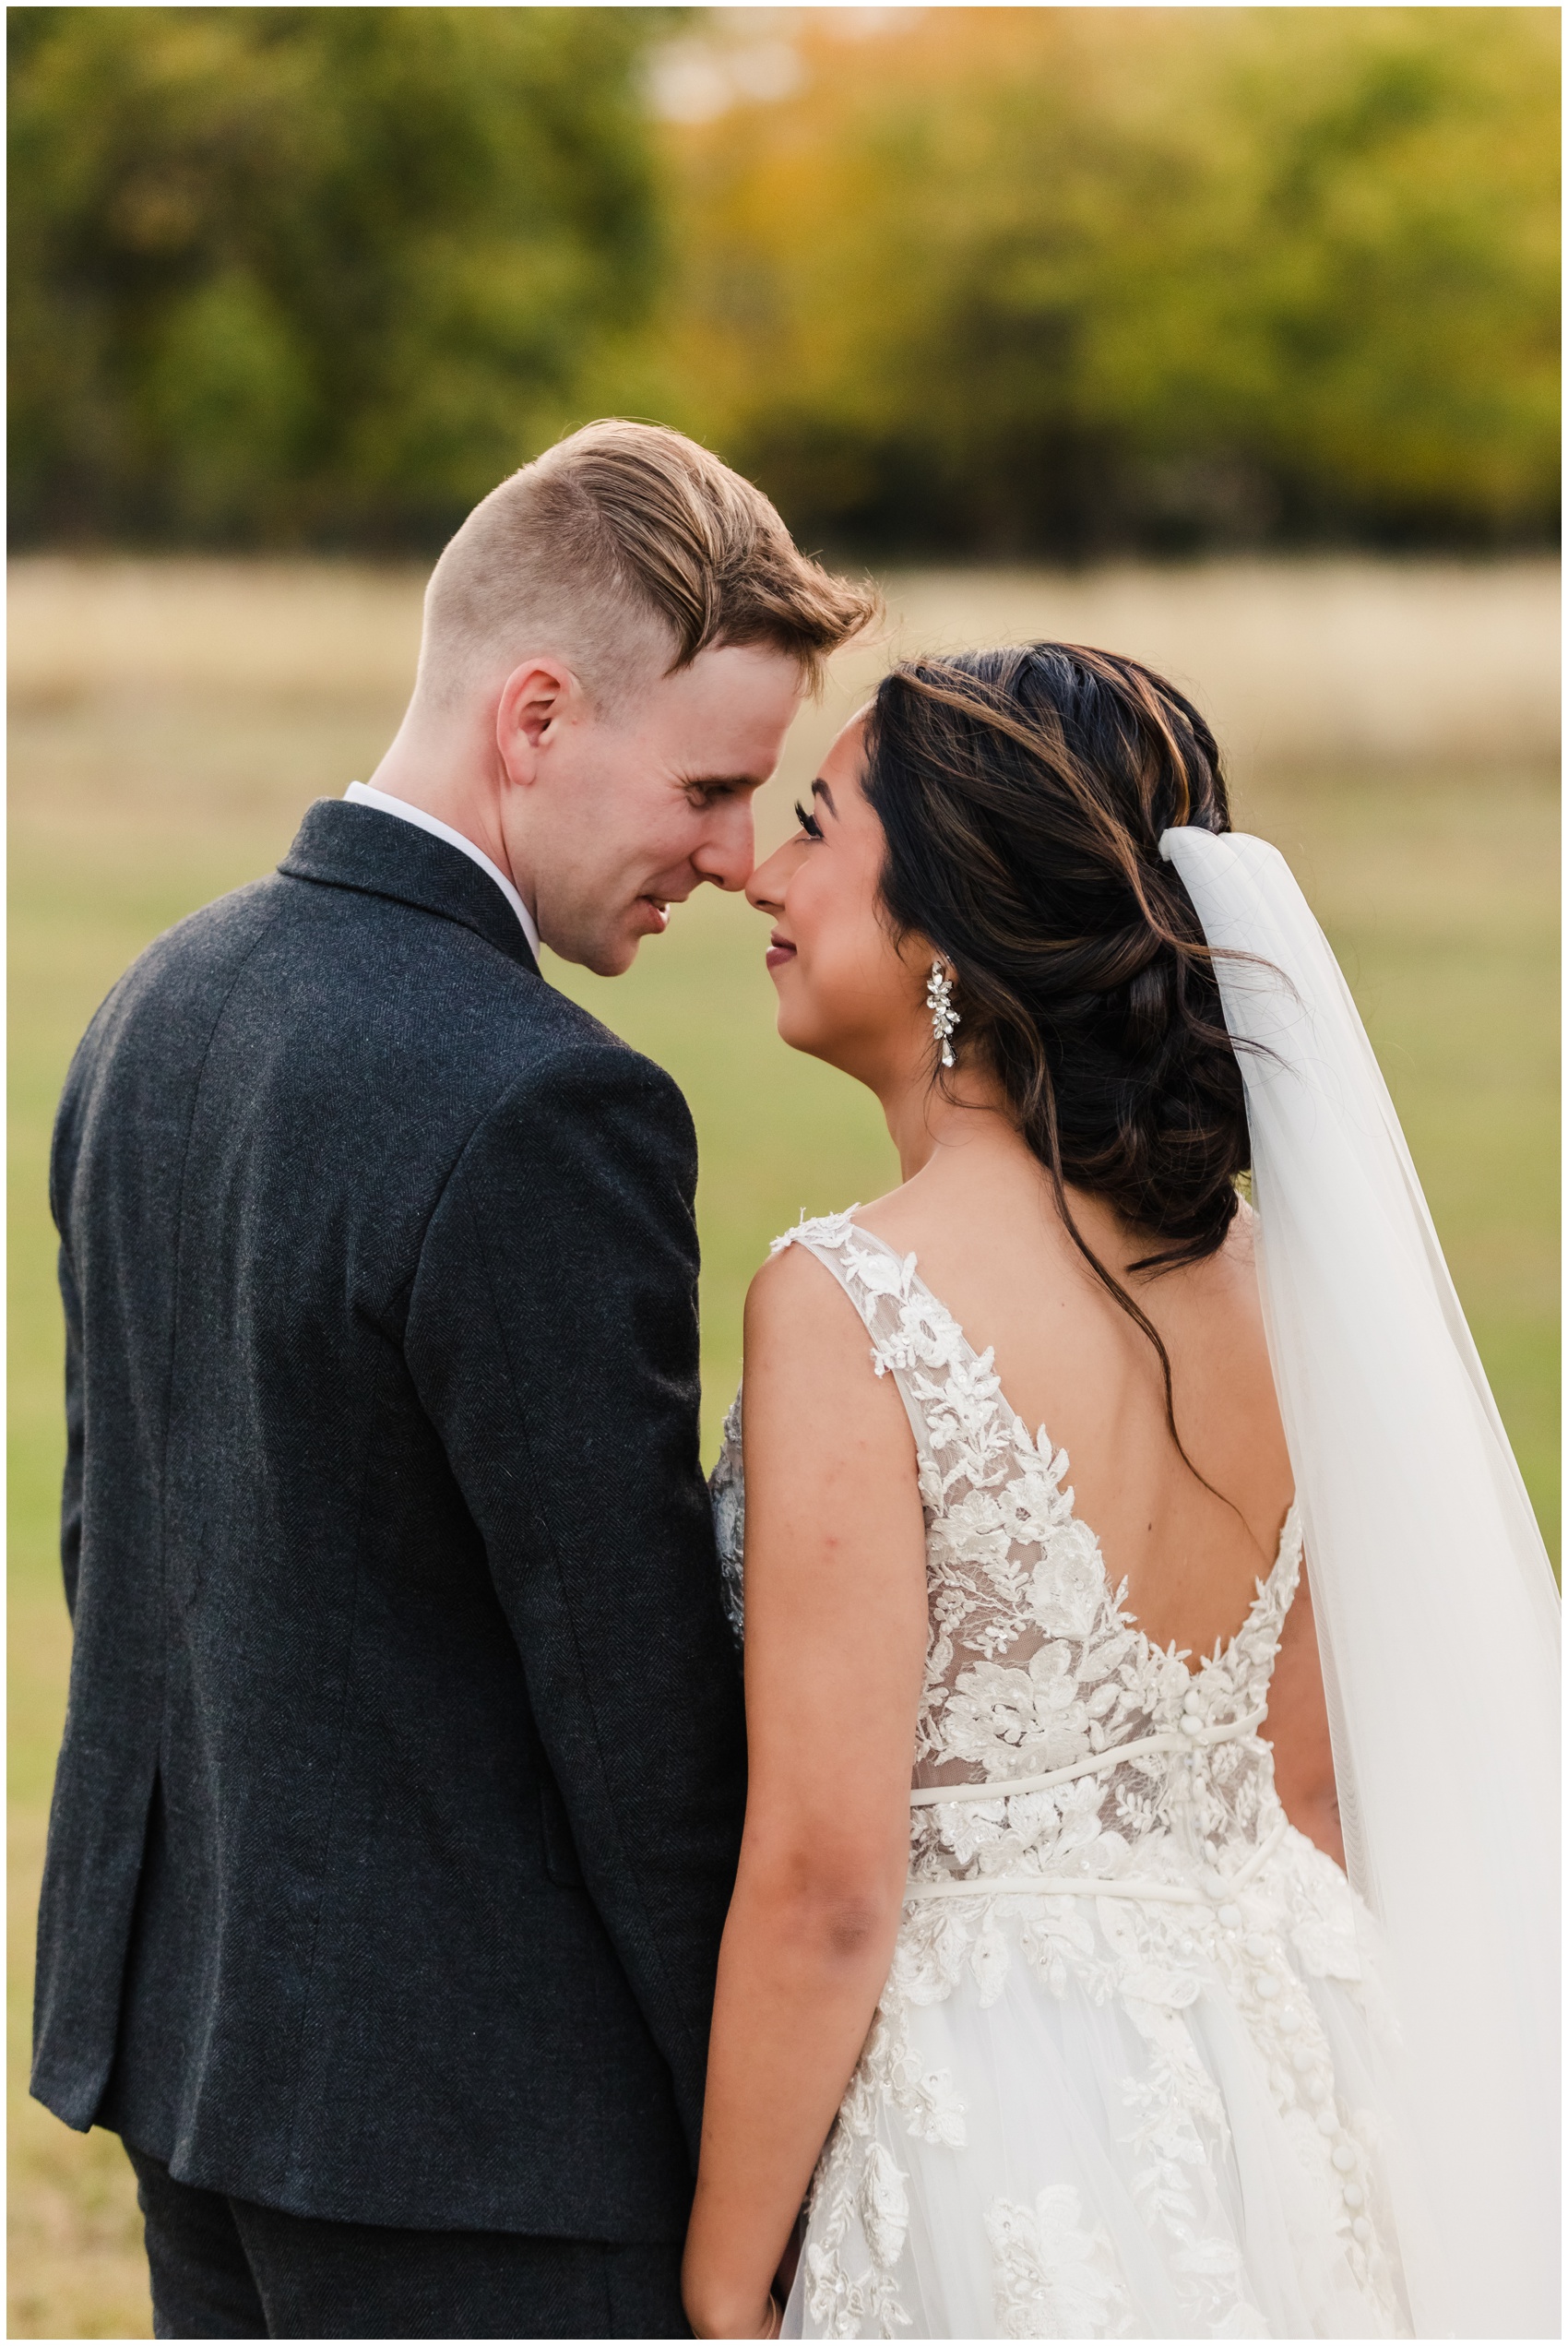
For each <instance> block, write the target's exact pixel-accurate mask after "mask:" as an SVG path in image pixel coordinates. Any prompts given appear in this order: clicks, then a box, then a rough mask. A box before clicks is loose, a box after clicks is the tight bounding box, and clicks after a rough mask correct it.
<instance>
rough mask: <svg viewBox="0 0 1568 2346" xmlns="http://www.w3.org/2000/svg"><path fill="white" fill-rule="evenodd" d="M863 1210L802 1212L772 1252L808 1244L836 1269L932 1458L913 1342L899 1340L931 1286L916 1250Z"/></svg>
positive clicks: (922, 1450) (920, 1446) (874, 1354)
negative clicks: (920, 1273)
mask: <svg viewBox="0 0 1568 2346" xmlns="http://www.w3.org/2000/svg"><path fill="white" fill-rule="evenodd" d="M858 1210H859V1209H858V1208H857V1207H854V1206H850V1207H849V1208H848V1209H847V1210H846V1211H845V1212H843V1213H841V1214H821V1215H818V1216H817V1218H816V1219H815V1220H814V1221H807V1219H806V1217H805V1216H804V1215H803V1214H802V1217H801V1219H800V1221H798V1222H797V1223H796V1225H795V1227H794V1229H793V1230H787V1231H786V1232H785V1233H784V1234H783V1236H782V1237H780V1238H776V1239H775V1240H774V1242H773V1244H772V1246H771V1248H770V1249H769V1252H770V1253H772V1254H775V1255H779V1254H782V1253H783V1251H784V1249H785V1247H786V1246H803V1247H804V1248H805V1250H806V1252H807V1254H808V1255H814V1256H815V1257H816V1259H817V1261H818V1262H819V1263H821V1264H822V1266H823V1268H825V1269H826V1270H829V1271H831V1272H832V1274H833V1276H834V1278H835V1279H836V1280H837V1281H838V1284H839V1286H840V1287H841V1288H842V1289H843V1290H844V1292H845V1294H846V1295H848V1297H849V1301H850V1303H851V1304H853V1305H854V1307H855V1309H856V1311H857V1312H858V1313H859V1314H860V1316H861V1320H862V1321H863V1323H864V1325H865V1328H866V1333H867V1334H868V1335H869V1336H870V1338H871V1340H872V1343H871V1359H872V1366H873V1368H874V1369H875V1371H876V1374H877V1375H878V1376H888V1375H890V1376H891V1377H892V1379H893V1382H894V1383H895V1385H896V1386H897V1388H898V1398H899V1399H900V1400H901V1401H902V1402H903V1404H904V1413H905V1415H906V1416H907V1417H908V1419H909V1426H910V1430H911V1432H912V1433H913V1435H914V1437H915V1448H916V1450H917V1451H918V1453H919V1455H920V1457H921V1459H931V1458H932V1457H933V1456H934V1449H933V1446H932V1438H931V1432H930V1429H929V1427H928V1426H927V1424H926V1422H925V1417H924V1413H923V1412H922V1411H921V1406H920V1404H919V1402H918V1401H917V1400H916V1399H915V1397H914V1395H913V1394H912V1393H911V1391H910V1389H909V1381H908V1378H907V1375H906V1374H905V1370H904V1368H903V1366H902V1360H903V1359H905V1358H907V1357H908V1347H907V1345H904V1344H901V1343H900V1341H899V1339H900V1337H901V1336H902V1334H903V1331H904V1326H905V1319H906V1316H907V1313H908V1311H909V1307H910V1305H911V1304H913V1303H914V1302H915V1299H916V1297H917V1296H920V1297H923V1296H924V1293H925V1291H924V1289H923V1288H921V1286H920V1283H919V1281H918V1280H916V1277H915V1258H914V1256H912V1255H910V1256H909V1257H908V1258H906V1257H905V1256H901V1255H900V1254H899V1253H898V1252H897V1249H896V1248H895V1247H892V1246H890V1245H888V1244H887V1242H886V1240H885V1239H883V1238H878V1237H877V1236H876V1234H875V1233H874V1232H873V1231H869V1230H863V1229H862V1228H861V1225H860V1224H859V1223H858V1222H857V1221H854V1219H853V1217H854V1215H855V1214H856V1212H857V1211H858Z"/></svg>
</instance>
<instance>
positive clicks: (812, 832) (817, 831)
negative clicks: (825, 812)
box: [795, 799, 822, 839]
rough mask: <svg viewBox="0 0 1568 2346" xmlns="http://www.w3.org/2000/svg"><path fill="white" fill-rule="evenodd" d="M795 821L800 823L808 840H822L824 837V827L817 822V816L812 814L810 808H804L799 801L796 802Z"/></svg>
mask: <svg viewBox="0 0 1568 2346" xmlns="http://www.w3.org/2000/svg"><path fill="white" fill-rule="evenodd" d="M795 820H796V822H797V823H799V825H800V827H801V828H802V831H804V833H805V835H806V837H807V839H820V838H821V837H822V825H821V824H820V823H819V822H818V821H817V819H816V816H814V814H813V813H812V811H811V809H810V808H809V807H806V806H802V804H801V802H800V800H799V799H797V800H796V801H795Z"/></svg>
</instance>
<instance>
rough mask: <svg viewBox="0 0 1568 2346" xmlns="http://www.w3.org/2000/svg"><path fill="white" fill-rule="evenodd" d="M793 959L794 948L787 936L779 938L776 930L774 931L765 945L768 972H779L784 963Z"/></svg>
mask: <svg viewBox="0 0 1568 2346" xmlns="http://www.w3.org/2000/svg"><path fill="white" fill-rule="evenodd" d="M794 958H795V948H794V947H793V946H792V945H791V944H790V940H789V938H788V937H787V936H780V935H779V934H778V930H777V929H775V930H774V932H773V935H772V936H771V937H770V938H769V939H768V944H767V966H768V968H769V969H770V970H781V969H782V968H783V967H784V964H785V962H786V961H792V960H793V959H794Z"/></svg>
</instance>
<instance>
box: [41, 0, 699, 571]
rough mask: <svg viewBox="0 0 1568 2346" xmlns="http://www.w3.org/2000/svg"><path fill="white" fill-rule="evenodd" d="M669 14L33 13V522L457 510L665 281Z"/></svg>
mask: <svg viewBox="0 0 1568 2346" xmlns="http://www.w3.org/2000/svg"><path fill="white" fill-rule="evenodd" d="M661 14H662V12H660V11H659V10H654V11H640V10H636V9H624V8H531V7H530V8H425V7H412V8H199V7H198V8H97V7H86V8H59V9H49V10H37V11H18V12H16V13H14V14H13V15H12V17H11V18H10V35H11V69H12V85H11V87H12V105H11V197H10V217H11V272H12V273H11V285H12V299H13V311H12V342H11V384H12V453H13V476H12V498H13V513H14V517H15V520H16V523H17V525H18V528H19V530H20V531H21V533H22V534H24V535H26V536H31V537H37V536H59V535H67V536H68V535H76V534H82V533H89V534H92V535H99V536H115V535H131V536H148V537H154V536H168V537H175V538H185V539H195V540H197V541H202V540H208V541H210V540H223V539H236V540H244V539H262V540H267V541H272V542H279V541H282V542H287V541H289V540H303V539H310V540H314V541H315V542H322V541H324V540H325V541H327V542H330V541H332V540H335V539H353V540H356V541H359V542H364V541H367V540H368V541H371V542H375V541H377V540H380V541H383V542H386V541H390V542H398V541H400V540H407V539H409V538H410V537H411V538H418V539H428V538H429V537H430V536H432V535H433V534H434V535H439V534H440V533H441V531H442V530H444V528H445V527H448V526H450V524H451V522H452V520H453V519H454V518H457V517H458V516H460V515H461V514H462V513H463V512H464V511H465V510H466V509H467V507H468V506H469V505H470V504H471V503H472V502H473V501H474V499H475V498H477V497H478V496H480V495H482V494H484V492H485V491H486V490H488V489H490V488H492V487H493V485H494V483H495V482H496V481H497V480H498V479H499V478H500V477H501V475H502V474H503V473H504V472H505V471H507V470H510V469H511V468H512V467H513V466H514V465H516V464H517V463H519V462H520V461H521V460H522V459H523V458H524V457H525V456H526V455H527V454H529V451H530V449H531V448H532V447H536V446H537V445H538V444H539V443H540V441H541V440H546V439H548V438H550V437H552V435H554V433H556V432H557V431H559V430H560V429H561V428H562V427H563V425H564V424H565V423H568V422H570V421H572V420H573V416H574V408H575V404H576V401H577V399H578V398H579V386H580V384H581V383H582V381H583V379H584V375H585V368H586V367H587V365H588V363H589V362H590V360H591V359H592V357H593V355H594V353H595V352H596V351H598V349H599V348H600V345H601V344H602V343H603V341H604V339H605V338H606V336H607V335H609V334H612V333H614V332H618V331H621V330H624V327H625V325H626V324H627V322H628V321H629V320H634V319H635V318H636V316H638V315H640V313H641V312H642V310H643V309H644V308H645V307H646V305H647V300H648V298H649V295H650V293H651V292H652V289H653V286H654V284H655V282H656V280H657V266H656V264H657V259H658V239H657V226H656V203H655V189H654V183H653V177H652V161H651V156H650V152H649V142H648V137H647V125H646V120H645V112H644V108H643V106H642V103H641V99H640V83H639V78H638V72H637V68H638V64H639V60H640V56H641V53H642V51H643V48H644V47H645V45H646V43H647V41H648V39H649V38H650V37H651V36H652V35H653V34H654V33H655V32H657V31H658V30H659V29H660V18H661Z"/></svg>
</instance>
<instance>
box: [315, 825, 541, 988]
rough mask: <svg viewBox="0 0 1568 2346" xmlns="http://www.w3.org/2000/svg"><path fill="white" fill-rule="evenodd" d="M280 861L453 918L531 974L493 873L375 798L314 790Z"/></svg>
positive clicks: (323, 882) (532, 966)
mask: <svg viewBox="0 0 1568 2346" xmlns="http://www.w3.org/2000/svg"><path fill="white" fill-rule="evenodd" d="M278 869H279V871H280V872H283V873H286V874H287V875H288V876H289V877H290V878H291V879H296V880H315V881H316V882H317V883H318V884H319V885H320V886H322V887H350V888H359V889H361V890H362V892H363V893H364V894H365V895H367V896H388V897H391V898H392V899H394V901H396V902H398V903H399V904H415V905H418V907H419V908H420V910H421V911H424V912H434V913H437V914H438V915H439V916H440V917H441V918H442V919H443V920H446V921H459V922H461V923H462V925H463V926H464V927H465V928H468V929H472V930H473V931H474V932H475V933H476V935H480V936H482V937H483V938H484V940H485V942H486V943H487V944H489V945H493V946H494V947H495V948H496V950H497V951H498V952H500V953H505V955H506V956H507V958H508V959H510V960H513V961H518V962H520V963H521V964H522V966H523V968H524V969H525V970H531V971H534V972H535V974H536V975H537V973H538V969H539V964H538V963H537V962H536V961H535V959H534V958H533V955H532V953H531V952H530V951H529V941H528V939H527V937H526V936H525V935H523V931H522V924H521V923H520V922H519V921H518V919H517V914H516V913H515V912H514V911H513V910H512V908H511V906H510V905H509V904H508V903H507V901H506V899H505V897H504V896H503V895H502V893H501V890H500V889H499V888H498V887H496V885H495V883H494V881H493V879H491V878H489V877H488V876H487V875H486V874H485V873H483V872H481V869H480V867H479V865H478V864H477V863H471V862H470V861H469V858H468V856H466V855H464V854H462V853H461V852H460V851H459V850H458V849H457V848H455V847H449V846H448V845H447V843H446V841H445V840H444V839H437V838H435V836H434V833H432V832H430V831H422V830H421V829H420V828H418V826H417V825H416V824H413V823H400V822H399V821H398V817H397V816H395V815H387V814H384V813H383V812H382V810H381V808H380V807H378V806H360V805H356V804H354V803H353V802H352V801H351V800H349V799H342V798H318V799H317V800H316V802H315V804H314V805H313V806H311V807H310V808H308V809H307V811H306V814H305V818H304V821H303V823H302V824H301V825H300V828H299V830H298V832H297V834H296V835H295V839H294V843H293V845H292V846H291V848H290V850H289V852H288V854H287V855H286V856H285V857H284V858H283V861H282V862H281V863H279V866H278Z"/></svg>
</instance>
